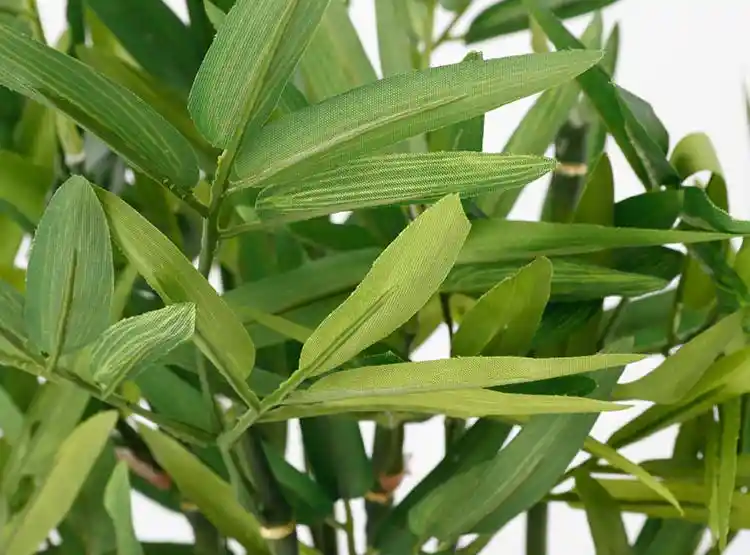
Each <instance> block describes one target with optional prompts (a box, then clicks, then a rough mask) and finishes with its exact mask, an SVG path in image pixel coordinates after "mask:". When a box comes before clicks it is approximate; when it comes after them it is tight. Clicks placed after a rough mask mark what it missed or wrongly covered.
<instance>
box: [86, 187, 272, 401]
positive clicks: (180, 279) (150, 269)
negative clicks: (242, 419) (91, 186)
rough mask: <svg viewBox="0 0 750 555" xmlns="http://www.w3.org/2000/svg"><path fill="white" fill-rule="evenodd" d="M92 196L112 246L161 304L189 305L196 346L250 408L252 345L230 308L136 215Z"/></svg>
mask: <svg viewBox="0 0 750 555" xmlns="http://www.w3.org/2000/svg"><path fill="white" fill-rule="evenodd" d="M97 194H98V196H99V200H100V201H101V204H102V207H103V208H104V213H105V214H106V217H107V221H108V222H109V227H110V230H111V232H112V238H113V240H114V241H115V243H116V244H117V246H118V247H119V248H120V250H122V252H123V253H124V254H125V256H127V258H128V260H129V261H130V263H131V264H132V265H133V266H135V267H136V268H137V269H138V272H139V273H140V274H141V275H142V276H143V278H144V279H145V280H146V281H147V282H148V284H149V285H150V286H151V287H153V288H154V290H155V291H156V292H157V293H158V294H159V295H160V296H161V297H162V299H163V300H164V302H165V303H167V304H174V303H181V302H189V303H194V304H195V309H196V317H195V327H196V332H197V334H196V337H195V341H196V344H197V345H198V347H199V348H200V349H201V351H202V352H203V353H204V354H205V355H206V356H207V357H208V358H209V359H210V360H211V361H212V362H213V363H214V365H215V366H216V367H217V368H218V370H219V371H220V372H221V373H222V375H223V376H224V379H226V380H227V382H228V383H229V384H230V385H231V386H232V388H233V389H234V390H235V391H236V392H237V394H238V395H239V396H240V398H241V399H243V400H244V401H245V403H247V404H248V405H249V406H250V407H253V406H255V405H256V404H257V397H256V396H255V394H254V393H253V392H252V391H251V390H250V389H249V388H248V386H247V384H246V383H245V379H246V378H247V376H248V375H249V374H250V371H251V370H252V369H253V366H254V364H255V346H254V345H253V342H252V340H251V339H250V336H249V335H248V334H247V332H246V331H245V328H244V327H243V326H242V324H241V323H240V321H239V320H238V319H237V317H236V316H235V314H234V313H233V312H232V309H230V308H229V307H228V306H227V304H226V303H225V302H224V300H223V299H222V298H221V297H219V295H218V294H217V293H216V291H215V290H214V288H213V287H211V285H210V284H209V283H208V282H207V281H206V280H205V279H204V278H203V276H201V275H200V274H199V273H198V270H196V269H195V267H194V266H193V265H192V264H191V263H190V261H189V260H188V259H187V258H185V256H184V255H183V254H182V253H181V252H180V250H179V249H178V248H177V247H176V246H175V245H174V244H173V243H172V242H170V241H169V239H167V238H166V237H164V235H162V234H161V233H160V232H159V231H158V230H157V229H156V228H155V227H154V226H152V225H151V224H150V223H149V222H148V221H147V220H146V219H145V218H143V216H141V215H140V214H139V213H138V212H137V211H136V210H134V209H133V208H131V207H130V206H129V205H128V204H127V203H125V202H124V201H123V200H122V199H120V198H119V197H117V196H115V195H113V194H111V193H108V192H107V191H104V190H102V189H98V190H97Z"/></svg>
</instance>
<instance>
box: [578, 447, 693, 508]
mask: <svg viewBox="0 0 750 555" xmlns="http://www.w3.org/2000/svg"><path fill="white" fill-rule="evenodd" d="M583 445H584V448H585V449H586V451H588V452H589V453H590V454H591V455H593V456H594V457H595V458H597V459H604V460H605V461H607V462H608V463H609V464H610V465H612V466H614V467H616V468H619V469H620V470H622V471H623V472H626V473H628V474H630V475H631V476H633V477H635V478H637V479H638V480H639V481H640V482H642V483H643V484H644V485H646V486H647V487H649V488H651V489H652V490H654V491H655V492H656V493H658V494H659V495H660V496H661V497H662V498H664V499H665V500H666V501H667V502H669V503H671V504H672V505H674V507H675V509H677V510H678V511H682V507H680V503H679V502H678V501H677V499H675V498H674V495H672V492H671V491H669V489H668V488H667V487H666V486H665V485H664V484H662V483H661V482H659V481H658V480H656V478H654V477H653V476H651V474H649V473H648V472H647V471H646V470H644V469H643V468H642V467H641V466H639V465H637V464H636V463H634V462H632V461H631V460H630V459H628V458H627V457H625V456H623V455H621V454H620V453H619V452H618V451H616V450H615V449H613V448H612V447H610V446H609V445H606V444H604V443H601V442H599V441H597V440H595V439H594V438H592V437H587V438H586V441H585V442H584V444H583Z"/></svg>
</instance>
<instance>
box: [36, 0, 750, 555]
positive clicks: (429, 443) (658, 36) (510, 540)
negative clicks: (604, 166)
mask: <svg viewBox="0 0 750 555" xmlns="http://www.w3.org/2000/svg"><path fill="white" fill-rule="evenodd" d="M38 1H39V4H40V7H41V11H42V16H43V23H44V26H45V29H46V32H47V36H48V39H54V38H55V37H56V36H58V35H59V33H60V31H61V29H62V26H63V24H64V6H65V2H64V0H38ZM166 1H167V3H168V4H170V5H173V6H174V7H175V9H176V10H177V11H178V13H180V15H183V16H184V12H185V10H184V0H166ZM491 3H492V0H481V1H477V2H475V4H476V7H475V8H474V9H472V11H471V12H470V14H471V13H476V11H478V10H479V9H480V8H481V7H484V6H486V5H489V4H491ZM352 4H353V5H352V12H351V13H352V19H353V21H354V23H355V26H356V27H357V29H358V31H359V32H360V35H361V37H362V40H363V42H364V45H365V49H366V50H367V52H368V54H369V55H370V57H371V58H372V60H373V62H374V64H375V65H376V67H377V66H378V63H379V62H378V55H377V43H376V37H375V27H374V11H373V0H353V1H352ZM604 16H605V23H606V25H607V28H608V29H609V28H611V25H612V24H614V23H615V22H619V23H620V25H621V48H620V61H619V66H618V70H617V76H616V80H617V82H618V83H619V84H621V85H622V86H624V87H626V88H628V89H629V90H631V91H633V92H634V93H636V94H638V95H639V96H641V97H642V98H644V99H646V100H647V101H649V102H650V103H651V104H652V105H653V107H654V109H655V110H656V112H657V114H658V115H659V117H660V118H661V119H662V121H663V122H664V124H665V125H666V127H667V129H668V130H669V132H670V134H671V144H672V146H673V145H674V144H676V142H677V141H678V140H679V139H680V138H681V137H683V136H684V135H686V134H688V133H690V132H694V131H703V132H705V133H707V134H708V135H709V136H710V137H711V139H712V140H713V142H714V144H715V146H716V148H717V150H718V152H719V158H720V160H721V163H722V165H723V167H724V170H725V173H726V177H727V181H728V183H729V197H730V204H731V210H732V212H733V213H734V214H735V215H736V216H739V217H743V218H747V217H749V216H750V206H749V205H748V201H749V200H750V193H748V188H750V144H748V130H747V124H746V121H745V114H744V105H743V83H744V81H745V79H746V78H747V76H748V75H750V33H748V32H747V29H748V27H749V26H750V2H748V1H747V0H658V1H654V0H621V1H620V2H619V3H618V4H616V5H615V6H612V7H610V8H607V9H606V10H605V11H604ZM448 19H449V18H448V15H447V14H445V13H440V14H439V20H438V29H439V30H442V27H443V26H444V25H445V24H446V21H447V20H448ZM470 19H471V15H469V17H467V18H465V20H466V21H468V20H470ZM585 22H586V19H585V18H578V19H576V20H574V21H573V23H572V25H573V28H574V30H575V31H576V32H580V30H581V29H582V26H583V25H584V24H585ZM461 29H462V27H461V26H459V28H458V30H459V31H460V30H461ZM528 41H529V38H528V35H527V34H516V35H513V36H511V37H506V38H501V39H496V40H492V41H488V42H486V43H482V44H480V45H475V46H474V48H479V49H481V50H482V51H483V52H484V54H485V57H486V58H495V57H501V56H507V55H511V54H515V53H523V52H528V50H529V44H528ZM464 54H465V49H464V48H463V47H462V46H460V45H458V44H447V45H445V46H443V47H441V48H439V49H438V50H437V51H436V52H435V56H434V59H433V65H444V64H446V63H452V62H456V61H459V60H460V59H461V58H463V56H464ZM529 105H530V99H526V100H523V101H519V102H517V103H515V104H513V105H510V106H507V107H504V108H501V109H500V110H497V111H495V112H493V113H491V114H489V115H488V117H487V123H486V128H485V144H484V148H485V150H486V151H489V152H497V151H499V150H501V148H502V146H503V144H504V143H505V141H506V140H507V138H508V137H509V136H510V133H511V132H512V130H513V129H514V127H515V125H516V124H517V122H518V121H519V120H520V118H521V117H522V115H523V113H524V112H525V110H526V109H527V108H528V106H529ZM610 152H611V154H612V161H613V164H614V170H615V176H616V182H617V196H618V199H620V198H624V197H627V196H631V195H633V194H637V193H638V192H639V191H640V188H639V185H638V182H637V180H636V179H635V177H634V175H633V174H632V172H631V171H630V169H629V167H628V166H627V164H626V163H625V161H624V158H623V157H622V155H621V154H620V152H619V151H618V150H617V149H616V148H612V149H610ZM543 192H544V186H543V183H538V184H533V185H531V186H529V187H528V188H527V190H526V191H525V192H524V194H523V196H522V197H521V201H520V202H519V204H518V206H517V207H516V210H515V211H514V212H513V214H512V216H513V217H515V218H518V219H534V218H536V217H537V215H538V213H539V206H540V200H541V195H542V193H543ZM445 339H446V338H445V333H444V332H443V334H437V336H435V337H433V338H432V339H431V340H430V341H429V342H428V344H427V345H426V346H425V347H424V348H423V349H421V350H420V352H419V353H418V355H419V357H420V358H422V359H435V358H441V357H445V356H447V347H446V342H445ZM654 362H655V361H650V362H648V363H646V364H641V365H640V366H641V368H633V369H630V370H629V372H628V377H629V378H632V377H636V376H637V375H639V374H640V373H641V372H643V371H644V370H646V369H647V368H648V367H651V366H653V364H654ZM641 408H642V407H641ZM638 410H639V408H637V407H636V408H634V409H631V410H628V411H623V412H621V413H617V414H608V415H605V416H602V417H601V418H600V420H599V423H598V424H597V426H596V428H595V431H594V435H595V436H596V437H597V438H599V439H606V437H607V436H608V435H609V434H610V433H611V432H612V431H613V430H614V429H615V428H616V427H618V426H620V425H622V423H623V422H624V421H626V420H627V419H629V418H632V416H634V414H635V412H634V411H638ZM364 431H365V434H366V439H367V440H368V442H369V441H371V438H372V428H371V427H368V426H365V429H364ZM292 432H293V434H292V435H291V436H290V437H291V438H292V441H291V445H290V453H289V456H290V458H291V459H292V460H293V461H295V462H298V461H299V442H298V441H297V440H296V439H295V438H296V437H297V436H296V434H295V433H294V432H295V430H292ZM673 438H674V431H672V430H668V431H666V432H663V433H661V434H658V435H657V436H655V437H653V438H650V439H649V440H647V441H644V442H642V443H640V444H637V445H634V446H632V447H630V448H628V449H626V450H625V453H626V454H627V455H628V456H630V457H631V458H633V459H635V460H642V459H646V458H655V457H665V456H668V455H669V454H670V452H671V446H672V440H673ZM442 450H443V447H442V422H440V421H439V420H438V419H433V420H432V421H430V422H428V423H425V424H420V425H413V426H410V427H409V429H408V431H407V440H406V452H407V453H408V454H409V455H410V460H409V471H410V474H409V475H408V476H407V478H406V480H405V482H404V485H403V486H402V490H401V491H400V492H399V493H400V496H403V494H404V493H405V491H407V490H408V489H409V488H410V487H412V486H413V485H414V484H415V483H416V482H417V481H418V480H419V479H421V477H423V476H424V475H425V474H426V473H427V472H429V470H430V469H431V468H432V467H433V466H434V465H435V464H436V463H437V462H438V461H439V460H440V458H441V457H442ZM356 508H357V509H358V512H359V511H361V506H357V507H356ZM135 511H136V527H137V531H138V533H139V535H140V536H141V537H142V538H144V539H149V540H173V541H185V540H187V539H188V538H189V537H190V529H189V527H188V526H187V524H186V523H185V522H184V520H183V519H182V518H181V517H178V516H174V515H169V514H166V513H164V512H163V511H161V510H159V509H157V508H155V507H153V506H150V505H149V504H148V503H147V502H145V501H143V500H142V499H137V500H136V504H135ZM642 521H643V518H642V517H639V516H637V515H628V517H627V520H626V525H627V528H628V532H629V534H630V535H631V538H632V537H634V535H635V534H637V532H638V529H639V527H640V523H641V522H642ZM523 529H524V526H523V520H522V519H516V520H515V521H513V522H512V523H511V524H510V525H508V526H507V527H506V528H505V529H504V530H503V531H502V532H501V533H500V534H499V535H498V536H497V538H496V539H495V540H494V542H493V543H492V544H491V546H490V547H489V548H488V550H487V551H486V552H487V553H498V554H499V553H503V554H504V553H508V554H519V555H520V554H521V553H523ZM550 540H551V541H550V544H551V547H550V554H551V555H569V554H577V555H579V554H588V553H592V554H593V553H594V550H593V546H592V543H591V540H590V538H589V532H588V528H587V524H586V519H585V516H584V514H583V513H582V512H580V511H575V510H572V509H570V508H568V507H567V506H561V505H553V507H552V510H551V523H550ZM749 549H750V534H748V533H746V532H743V533H742V534H740V536H739V538H738V539H737V540H735V542H734V544H733V545H732V548H731V549H730V550H729V551H728V553H730V554H732V555H739V554H740V553H746V552H748V550H749Z"/></svg>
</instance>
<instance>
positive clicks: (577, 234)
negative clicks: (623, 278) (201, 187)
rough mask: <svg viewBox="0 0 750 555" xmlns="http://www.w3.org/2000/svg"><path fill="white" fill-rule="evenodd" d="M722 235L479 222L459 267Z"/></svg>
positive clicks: (696, 240) (695, 240)
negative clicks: (461, 265) (469, 264)
mask: <svg viewBox="0 0 750 555" xmlns="http://www.w3.org/2000/svg"><path fill="white" fill-rule="evenodd" d="M729 238H730V237H729V235H727V234H724V233H706V232H702V231H679V230H659V229H638V228H634V227H619V228H618V227H608V226H603V225H592V224H583V223H576V224H559V223H548V222H525V221H512V220H479V221H476V222H474V223H473V224H472V226H471V233H469V237H468V238H467V239H466V243H465V244H464V248H463V249H462V250H461V255H460V256H459V257H458V263H459V264H467V263H474V262H501V261H507V260H518V259H522V258H530V257H533V256H561V255H570V254H583V253H589V252H597V251H602V250H607V249H617V248H628V247H647V246H655V245H668V244H673V243H700V242H707V241H719V240H722V239H729Z"/></svg>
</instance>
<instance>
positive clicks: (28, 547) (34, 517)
mask: <svg viewBox="0 0 750 555" xmlns="http://www.w3.org/2000/svg"><path fill="white" fill-rule="evenodd" d="M116 420H117V413H114V412H104V413H100V414H98V415H96V416H94V417H92V418H90V419H89V420H87V421H86V422H84V423H83V424H81V425H80V426H78V427H77V428H76V429H75V430H74V431H73V433H72V434H70V436H68V438H67V439H66V440H65V441H64V442H63V444H62V445H61V446H60V449H59V451H58V452H57V454H56V456H55V460H54V464H53V466H52V469H51V471H50V473H49V474H48V475H47V477H46V478H45V480H44V483H43V484H42V486H41V487H40V488H39V490H38V491H37V493H36V494H35V495H34V497H33V498H32V500H31V501H30V503H29V504H28V506H27V508H26V509H25V510H24V511H23V512H22V513H20V514H19V515H18V516H17V517H16V518H14V519H13V520H12V521H11V525H12V526H13V528H12V532H11V533H10V538H9V540H8V542H7V544H6V545H5V553H6V554H7V555H31V554H32V553H36V552H37V549H38V548H39V545H41V543H42V542H44V540H45V539H46V537H47V534H49V532H50V531H51V530H53V529H54V528H55V527H56V526H57V525H58V524H59V523H60V522H61V521H62V520H63V518H64V517H65V514H66V513H67V512H68V510H69V509H70V507H71V506H72V505H73V501H75V498H76V496H77V495H78V492H79V491H80V489H81V487H82V486H83V483H84V482H85V480H86V477H87V476H88V474H89V472H90V471H91V469H92V467H93V466H94V463H95V462H96V459H97V458H98V457H99V454H100V453H101V451H102V449H103V448H104V445H105V443H106V441H107V438H108V437H109V433H110V431H111V430H112V428H113V427H114V425H115V421H116Z"/></svg>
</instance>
